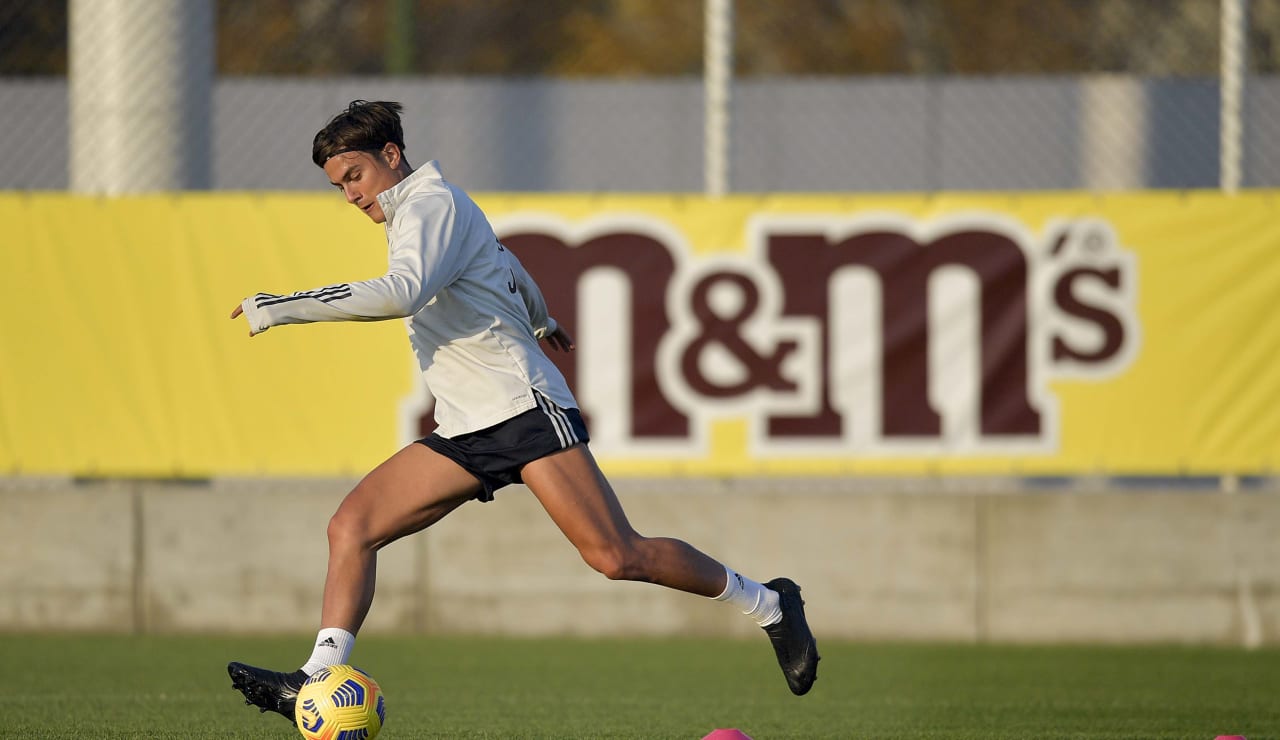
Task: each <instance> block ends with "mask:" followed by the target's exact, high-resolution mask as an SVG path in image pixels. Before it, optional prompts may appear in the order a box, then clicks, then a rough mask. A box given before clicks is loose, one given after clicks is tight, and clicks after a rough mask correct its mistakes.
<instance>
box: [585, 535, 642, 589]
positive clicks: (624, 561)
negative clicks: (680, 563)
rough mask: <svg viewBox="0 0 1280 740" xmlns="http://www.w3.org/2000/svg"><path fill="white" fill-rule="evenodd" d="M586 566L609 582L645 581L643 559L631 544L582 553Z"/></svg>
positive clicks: (637, 549)
mask: <svg viewBox="0 0 1280 740" xmlns="http://www.w3.org/2000/svg"><path fill="white" fill-rule="evenodd" d="M582 558H583V560H586V561H587V565H590V566H591V567H592V568H594V569H595V570H597V571H598V572H599V573H600V574H601V575H603V576H604V577H605V578H608V579H609V580H611V581H643V580H647V576H648V573H647V570H646V569H645V567H644V562H645V561H644V558H643V557H642V556H641V554H640V550H639V548H637V547H635V546H633V545H631V544H617V545H611V546H608V547H600V548H595V549H593V550H591V551H589V552H583V553H582Z"/></svg>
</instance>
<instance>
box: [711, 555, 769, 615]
mask: <svg viewBox="0 0 1280 740" xmlns="http://www.w3.org/2000/svg"><path fill="white" fill-rule="evenodd" d="M724 572H725V575H726V576H728V581H727V582H726V583H725V586H724V593H722V594H720V595H719V596H717V597H715V599H716V601H727V602H729V603H730V604H733V605H734V606H736V607H738V608H739V609H741V610H742V613H743V614H746V615H747V616H748V617H751V618H752V619H754V620H756V624H758V625H760V626H761V627H767V626H769V625H771V624H775V623H777V622H779V621H781V619H782V609H780V608H778V592H777V591H773V590H771V589H768V588H765V586H764V584H761V583H756V582H755V581H753V580H751V579H750V578H746V577H744V576H740V575H738V574H737V573H735V572H733V570H731V569H730V568H729V567H728V566H725V569H724Z"/></svg>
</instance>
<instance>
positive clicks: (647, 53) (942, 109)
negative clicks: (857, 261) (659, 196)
mask: <svg viewBox="0 0 1280 740" xmlns="http://www.w3.org/2000/svg"><path fill="white" fill-rule="evenodd" d="M723 5H724V6H727V7H728V9H729V12H730V14H731V15H730V19H731V28H732V35H731V38H732V44H731V65H732V66H731V69H732V77H731V83H730V86H729V88H728V93H729V95H728V104H727V113H728V126H727V129H726V132H727V139H726V144H725V145H726V147H727V150H726V151H727V188H728V189H729V190H731V191H747V192H758V191H779V190H794V191H814V190H834V191H850V190H853V191H867V190H894V191H901V190H924V191H932V190H942V189H964V190H968V189H1018V190H1021V189H1031V190H1034V189H1098V190H1112V189H1139V188H1214V187H1219V186H1220V185H1222V183H1223V180H1222V177H1223V169H1222V167H1223V157H1222V155H1223V152H1224V151H1226V152H1227V153H1228V155H1230V154H1231V152H1232V150H1231V149H1230V144H1227V145H1225V148H1224V141H1226V140H1230V139H1231V138H1232V137H1231V136H1228V137H1225V138H1224V136H1223V132H1224V131H1226V132H1227V133H1228V134H1230V133H1231V132H1232V131H1233V130H1234V129H1232V125H1233V123H1232V121H1233V120H1234V119H1232V118H1230V117H1229V116H1227V117H1224V115H1223V110H1224V103H1225V104H1230V103H1231V101H1233V100H1236V101H1237V103H1236V105H1237V106H1238V113H1239V116H1238V125H1239V136H1238V142H1239V145H1240V156H1239V162H1240V170H1239V175H1238V177H1239V183H1240V184H1241V185H1243V186H1245V187H1274V186H1277V185H1280V143H1278V142H1280V43H1277V42H1278V41H1280V0H1247V1H1246V0H896V1H895V0H788V2H778V1H777V0H736V2H727V3H723ZM202 7H203V8H204V10H203V11H200V10H199V8H202ZM192 8H196V9H197V10H194V11H193V10H192ZM1232 8H1236V9H1238V10H1240V11H1241V13H1242V17H1241V23H1240V27H1241V28H1242V30H1243V36H1242V44H1241V46H1240V57H1239V65H1238V67H1237V69H1238V70H1239V72H1240V73H1241V74H1240V77H1239V80H1240V84H1239V87H1238V93H1239V95H1238V98H1234V97H1232V95H1231V92H1232V90H1233V88H1232V87H1231V86H1230V77H1228V76H1224V68H1229V67H1230V61H1231V60H1230V59H1229V58H1228V59H1227V62H1228V64H1227V65H1225V66H1224V58H1226V57H1230V53H1229V52H1230V51H1231V47H1230V46H1229V45H1224V38H1226V37H1227V36H1228V30H1227V29H1229V28H1230V25H1229V23H1224V20H1229V15H1228V14H1229V13H1230V10H1231V9H1232ZM200 12H203V13H204V14H205V15H204V16H201V17H202V18H203V20H200V21H199V23H198V26H196V27H193V28H187V30H186V31H184V33H188V34H192V36H190V37H189V38H185V39H184V40H183V41H182V43H178V44H172V43H171V44H167V45H166V44H159V43H152V42H145V43H140V42H143V41H145V40H146V39H147V38H148V36H147V33H144V31H147V32H148V33H150V32H152V31H154V29H155V28H157V27H164V26H163V24H158V23H154V22H148V21H147V20H146V18H147V17H148V13H151V14H153V15H157V16H159V15H165V14H169V15H172V14H174V13H178V14H185V15H184V17H187V18H188V20H190V16H189V14H190V13H197V15H198V14H199V13H200ZM706 17H707V16H706V12H705V7H704V5H703V3H698V2H690V1H689V0H652V1H648V2H634V1H632V0H545V1H544V2H539V3H525V2H517V1H516V0H483V1H481V0H472V1H465V2H464V1H463V0H370V2H362V3H348V2H341V1H340V0H257V1H254V0H187V1H186V2H183V1H182V0H71V1H70V2H69V3H68V2H56V1H55V2H44V3H19V2H16V1H15V0H0V149H2V150H3V151H4V152H5V156H4V157H3V158H0V184H2V186H3V187H5V188H13V189H62V188H67V187H78V188H82V189H88V190H95V189H99V186H98V185H97V184H96V183H97V182H98V181H97V180H96V179H95V178H94V177H92V176H90V175H88V174H86V170H93V169H96V168H102V167H103V165H102V164H101V163H102V162H103V161H104V160H106V161H111V162H113V163H112V164H111V165H110V168H115V167H119V166H123V165H118V164H115V162H119V161H124V162H126V163H127V162H136V161H137V160H138V159H139V158H144V157H146V156H148V155H147V154H146V153H145V152H147V151H148V150H147V149H146V148H145V147H144V148H142V149H129V148H128V146H127V144H128V142H130V141H132V142H141V143H144V144H145V143H150V144H152V145H153V146H152V149H151V150H150V151H151V154H152V155H153V156H155V157H156V161H159V162H166V161H172V160H174V159H175V158H176V159H184V164H183V168H184V169H182V171H181V172H180V173H179V175H180V177H179V178H178V180H177V182H178V184H177V185H173V184H166V182H168V183H171V182H172V180H171V181H163V180H160V181H158V182H160V185H158V186H153V187H151V188H145V187H144V189H156V187H159V188H161V189H164V188H169V187H194V188H205V187H211V188H224V189H246V188H249V189H257V188H272V189H310V188H320V187H323V186H324V180H323V178H321V177H320V176H319V174H318V173H317V172H316V171H315V170H314V167H313V166H312V165H311V163H310V158H309V146H310V140H311V137H312V135H313V134H314V132H315V131H316V129H318V128H319V127H320V126H321V125H323V123H324V122H325V121H326V120H327V118H328V117H329V116H330V115H332V114H333V113H335V112H336V111H337V110H339V109H341V108H342V107H343V106H344V105H345V104H346V103H347V102H348V101H349V100H351V99H354V98H368V99H373V98H391V99H397V100H401V101H402V102H404V103H405V106H406V139H407V144H408V154H409V158H410V161H414V160H423V159H438V160H440V161H441V162H442V164H443V165H444V167H445V171H446V173H447V174H449V176H450V177H451V178H452V179H454V180H456V181H458V182H460V183H462V184H463V185H465V186H467V187H469V188H471V189H474V190H585V191H599V190H618V191H695V192H696V191H701V190H702V189H703V188H704V186H705V185H706V182H707V173H706V171H705V170H704V161H706V160H705V159H704V156H703V152H704V148H705V147H706V146H707V145H708V143H710V142H709V138H710V136H709V134H708V129H707V127H706V125H705V122H706V116H707V113H706V106H705V105H704V100H705V94H706V92H707V87H706V84H705V81H704V76H703V75H704V70H705V69H706V67H707V63H708V56H707V54H706V51H707V45H706V40H705V39H706V36H707V34H706V33H705V30H706V27H707V21H706ZM122 19H123V20H122ZM129 19H132V20H129ZM117 21H118V22H117ZM148 29H151V31H148ZM193 45H194V46H193ZM201 45H204V46H205V47H207V51H205V52H199V51H198V50H199V48H201ZM175 46H176V47H178V48H179V50H180V51H179V52H178V53H185V54H187V57H186V62H185V64H186V67H182V65H178V68H186V69H195V70H197V71H196V72H193V73H190V74H195V75H197V76H198V75H199V74H200V72H199V69H200V64H201V63H200V60H199V59H198V58H196V59H194V61H193V60H192V57H191V54H192V49H193V48H195V49H197V53H204V54H207V55H208V56H209V57H212V58H211V59H208V60H207V65H206V67H207V68H208V69H210V70H212V73H211V74H209V75H208V77H209V79H207V80H205V81H204V82H200V81H199V80H197V82H196V84H189V85H186V86H185V87H179V88H176V89H171V90H170V92H169V93H168V95H170V97H169V98H165V97H164V93H163V90H164V89H166V88H163V87H157V86H155V85H153V84H149V82H148V78H147V77H146V75H145V74H144V75H143V76H142V77H127V76H123V75H121V74H118V73H115V72H113V71H112V70H113V69H116V68H126V67H127V68H128V69H130V70H133V71H135V72H136V71H138V70H142V71H144V72H145V71H147V70H172V69H175V65H174V63H173V59H172V57H173V54H174V53H175V52H173V51H170V52H167V53H168V54H169V57H160V56H154V55H153V56H151V57H147V56H145V54H146V53H153V54H158V53H164V52H163V50H164V49H165V48H172V47H175ZM1224 52H1227V53H1224ZM122 59H127V60H128V61H127V62H122ZM77 60H79V61H78V62H77ZM170 79H172V77H171V78H170ZM77 80H79V83H80V84H79V85H78V86H77ZM1224 80H1227V81H1228V84H1227V86H1225V87H1224ZM158 90H159V91H160V92H157V91H158ZM86 101H89V102H88V103H87V102H86ZM94 101H96V102H94ZM148 102H150V103H155V104H156V105H157V106H158V107H157V110H156V111H155V112H153V113H148V114H142V113H140V112H139V111H140V110H141V108H143V107H145V104H146V103H148ZM201 106H203V107H201ZM1231 107H1232V106H1231V105H1227V106H1226V108H1227V109H1228V110H1229V111H1230V109H1231ZM122 111H123V112H124V114H128V113H129V112H130V111H132V117H129V116H128V115H126V116H125V118H124V120H123V121H117V120H116V119H117V118H118V117H119V116H120V115H122ZM148 115H149V116H151V117H153V118H158V119H160V120H161V121H162V122H168V123H170V124H172V123H173V122H174V121H179V122H183V121H185V123H180V125H179V126H178V128H177V130H178V132H179V134H181V137H185V138H180V139H179V140H180V142H183V143H184V145H182V146H178V147H176V148H175V147H174V146H172V145H168V146H167V148H165V147H160V148H159V149H157V148H156V146H155V145H156V142H158V141H160V140H161V139H162V137H161V136H160V135H159V134H158V133H154V132H148V131H146V130H145V129H144V128H143V127H142V123H139V120H138V119H139V116H142V117H144V118H145V117H146V116H148ZM109 124H110V125H109ZM113 125H114V126H116V128H118V129H122V131H123V133H122V132H121V131H116V132H115V133H113V134H111V135H110V136H108V135H107V134H106V132H107V131H108V130H110V129H111V127H112V126H113ZM161 128H163V127H161ZM171 128H172V126H171ZM131 131H132V132H135V133H134V134H133V135H132V136H131V135H130V132H131ZM107 149H110V150H112V151H114V152H116V159H115V160H109V158H105V157H103V156H101V155H102V152H103V151H104V150H107ZM95 155H96V156H95ZM201 158H203V159H201ZM185 160H190V161H185ZM108 169H109V168H108ZM105 189H107V190H109V189H110V188H105Z"/></svg>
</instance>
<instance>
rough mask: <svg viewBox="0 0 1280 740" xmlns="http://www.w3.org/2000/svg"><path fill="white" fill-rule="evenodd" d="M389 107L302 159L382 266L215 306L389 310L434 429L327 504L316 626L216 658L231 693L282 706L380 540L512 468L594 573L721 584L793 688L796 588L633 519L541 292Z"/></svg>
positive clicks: (261, 310)
mask: <svg viewBox="0 0 1280 740" xmlns="http://www.w3.org/2000/svg"><path fill="white" fill-rule="evenodd" d="M400 111H401V106H400V105H399V104H398V103H392V102H367V101H363V100H357V101H355V102H353V103H351V104H350V106H348V107H347V109H346V110H344V111H342V112H341V113H339V114H338V115H337V116H335V117H334V118H333V119H332V120H331V121H330V122H329V123H328V124H327V125H326V126H325V127H324V128H323V129H321V130H320V132H319V133H317V134H316V136H315V140H314V142H313V143H312V150H311V152H312V155H311V156H312V159H313V160H314V161H315V163H316V165H318V166H319V167H320V168H322V169H323V170H324V172H325V174H326V175H327V176H328V178H329V182H330V184H332V185H333V186H334V187H335V188H337V189H338V190H339V191H341V192H342V195H343V196H344V197H345V198H346V200H347V202H348V203H350V204H352V205H353V206H355V207H356V208H359V209H360V210H361V211H362V212H363V213H364V214H365V215H366V216H368V217H369V219H370V220H371V221H373V222H374V223H377V224H383V225H384V226H385V229H386V234H387V243H388V247H389V249H388V255H389V257H388V259H389V265H388V268H387V272H386V274H385V275H383V276H382V277H379V278H376V279H373V280H365V281H360V282H351V283H339V284H336V285H329V286H327V287H322V288H317V289H315V290H306V291H302V292H298V293H293V294H291V295H273V294H270V293H258V294H257V295H254V296H251V297H249V298H246V299H244V300H243V301H242V302H241V303H240V304H239V305H238V306H236V308H235V310H234V311H232V313H231V318H233V319H235V318H237V317H239V316H241V315H243V316H244V317H245V318H246V319H247V320H248V323H249V335H250V336H253V335H256V334H261V333H262V332H265V331H267V330H268V329H270V328H271V327H273V326H279V325H281V324H301V323H309V322H314V321H380V320H384V319H405V322H406V325H407V327H408V331H409V340H410V343H411V344H412V346H413V351H414V353H415V354H416V356H417V359H418V363H419V365H420V366H421V369H422V376H423V379H424V380H425V382H426V385H427V388H428V389H429V390H430V392H431V395H432V396H433V397H434V398H435V402H436V406H435V418H436V424H437V428H436V431H435V432H434V433H432V434H431V435H430V436H428V437H426V438H424V439H420V440H418V441H417V442H415V443H413V444H410V445H408V446H407V447H405V448H404V449H402V450H400V451H399V452H397V453H395V454H394V455H392V456H391V457H390V458H389V459H387V460H386V461H385V462H383V463H381V464H380V465H378V466H377V467H376V468H374V470H373V471H372V472H370V473H369V474H368V475H366V476H365V477H364V478H363V479H362V480H361V481H360V482H359V483H358V484H357V485H356V486H355V488H354V489H352V491H351V492H350V493H349V494H347V496H346V498H345V499H344V500H343V501H342V503H341V504H340V505H339V506H338V510H337V511H336V512H335V513H334V515H333V517H332V518H331V519H330V521H329V527H328V539H329V564H328V573H327V575H326V577H325V584H324V601H323V605H322V608H321V613H320V631H319V634H318V635H317V637H316V640H315V647H314V649H313V651H312V653H311V656H310V657H309V658H308V659H307V660H306V662H304V663H303V664H302V666H301V667H300V668H299V669H298V670H296V671H293V672H291V673H279V672H275V671H269V670H265V669H262V668H256V667H253V666H249V665H245V664H243V663H231V664H229V665H228V666H227V671H228V673H230V675H231V679H232V683H233V686H234V687H235V688H236V689H239V690H240V691H241V692H242V693H243V694H244V697H245V699H246V702H247V703H249V704H253V705H256V706H258V707H259V708H260V709H261V710H262V711H263V712H265V711H267V710H271V711H274V712H279V713H280V714H282V715H284V716H285V717H287V718H289V719H290V720H292V719H293V718H294V704H295V700H296V697H297V694H298V689H299V688H300V687H301V686H302V683H303V682H304V681H305V680H306V679H307V677H308V676H309V675H311V674H313V673H315V672H316V671H317V670H319V669H320V668H322V667H324V666H328V665H337V664H344V663H347V662H348V658H349V656H350V655H351V651H352V647H353V645H354V642H355V636H356V633H357V632H358V631H359V630H360V625H361V624H362V623H363V622H364V618H365V616H366V615H367V614H368V611H369V606H370V604H371V603H372V601H373V593H374V579H375V571H376V562H377V557H378V550H379V549H381V548H382V547H383V546H385V545H387V544H389V543H391V542H394V541H396V540H398V539H400V538H401V537H405V536H407V535H411V534H413V533H415V532H419V531H421V530H423V529H425V528H427V527H429V526H431V525H432V524H435V523H436V522H438V521H439V520H440V519H442V518H443V517H444V516H445V515H447V514H448V513H449V512H451V511H453V510H454V509H456V508H458V507H459V506H461V505H462V504H464V503H466V502H468V501H470V500H472V499H478V500H480V501H491V500H492V499H493V495H494V492H495V491H496V490H498V489H499V488H501V487H503V486H506V485H508V484H511V483H523V484H524V485H526V486H528V488H529V490H530V491H532V492H533V495H534V496H535V497H537V499H538V501H539V502H540V503H541V504H542V506H543V507H544V508H545V509H546V511H547V514H548V515H550V517H551V521H552V522H554V523H555V525H556V526H557V527H559V528H560V530H561V531H562V532H563V533H564V535H565V536H566V537H567V538H568V539H569V541H570V542H572V543H573V545H574V546H575V547H576V548H577V549H578V552H579V554H581V556H582V558H583V560H585V561H586V562H587V564H588V565H590V566H591V567H592V568H594V569H596V570H597V571H599V572H600V573H602V574H604V575H605V577H607V578H610V579H625V580H632V581H648V582H650V583H656V584H659V585H662V586H666V587H668V588H673V589H678V590H680V591H686V592H688V593H692V594H699V595H702V596H706V597H709V598H712V599H715V600H717V601H726V602H728V603H730V604H733V605H734V606H736V607H738V608H740V609H741V610H742V611H743V613H744V614H746V615H747V616H749V617H750V618H752V619H754V620H755V621H756V623H757V624H759V625H760V626H761V627H763V628H764V631H765V632H766V633H767V634H768V636H769V639H770V640H771V641H772V644H773V647H774V650H775V652H776V653H777V658H778V663H779V665H780V666H781V668H782V672H783V674H784V675H785V676H786V680H787V684H788V686H789V687H790V689H791V691H792V692H794V693H795V694H797V695H800V694H804V693H805V692H807V691H808V690H809V688H810V687H811V686H812V685H813V682H814V680H815V679H816V678H817V668H818V649H817V643H816V642H815V641H814V638H813V633H812V632H811V631H810V629H809V626H808V623H807V621H806V619H805V614H804V601H803V600H802V599H801V598H800V588H799V586H797V585H796V584H795V583H794V582H792V581H791V580H789V579H786V578H777V579H774V580H772V581H769V582H768V583H765V584H761V583H757V582H756V581H753V580H751V579H749V578H746V577H744V576H742V575H739V574H738V573H735V572H734V571H732V570H730V569H729V568H727V567H726V566H724V565H722V564H720V563H719V562H717V561H715V560H713V559H712V558H710V557H708V556H707V555H704V554H703V553H702V552H699V551H698V550H696V549H694V548H693V547H692V546H690V545H688V544H686V543H684V542H681V541H679V540H675V539H669V538H664V537H645V536H643V535H641V534H639V533H637V532H636V531H635V530H634V529H632V528H631V525H630V524H629V523H628V521H627V517H626V514H625V513H624V512H623V510H622V506H621V504H620V503H619V501H618V498H617V497H616V495H615V494H614V492H613V489H612V488H611V487H610V486H609V483H608V481H607V480H606V479H605V477H604V475H603V474H602V473H601V471H600V468H599V467H598V466H597V464H596V461H595V459H594V458H593V457H592V456H591V452H590V450H589V449H588V447H587V441H588V437H587V429H586V426H585V425H584V423H583V420H582V415H581V414H580V413H579V411H578V408H577V402H576V401H575V400H574V397H573V394H572V393H571V392H570V390H569V388H568V385H567V384H566V382H565V380H564V377H563V376H562V375H561V374H560V371H559V370H558V369H557V368H556V366H555V365H554V364H553V363H552V362H551V360H550V359H549V358H548V356H547V355H546V354H545V353H544V352H543V350H542V347H541V346H540V344H539V341H543V342H546V343H547V345H548V346H549V347H550V348H551V349H552V350H555V351H563V352H568V351H572V350H573V349H574V342H573V339H572V338H571V337H570V335H569V333H568V332H567V331H566V330H565V328H564V327H563V326H560V325H558V324H557V323H556V321H555V319H553V318H551V317H550V316H549V315H548V314H547V306H546V303H545V302H544V300H543V297H542V293H541V291H539V289H538V286H537V285H536V284H535V283H534V281H533V279H532V278H531V277H530V276H529V274H528V273H527V272H526V271H525V269H524V267H523V266H522V265H521V264H520V261H519V260H518V259H516V256H515V255H514V254H512V253H511V252H510V251H509V250H508V249H506V248H505V247H504V246H503V245H502V243H501V242H499V241H498V239H497V237H496V236H495V235H494V233H493V229H492V227H491V226H490V225H489V222H488V220H487V219H486V217H485V215H484V213H483V212H481V210H480V208H479V207H478V206H477V205H476V204H475V203H474V202H473V201H472V200H471V198H470V197H468V196H467V194H466V193H465V192H463V191H462V190H461V189H459V188H458V187H457V186H455V185H453V184H451V183H449V182H448V181H446V180H445V179H444V177H443V176H442V175H441V173H440V169H439V168H438V166H437V164H436V163H435V162H428V163H427V164H425V165H423V166H421V167H419V168H417V169H414V168H413V167H411V166H410V165H409V162H408V160H406V159H405V155H404V149H405V146H404V133H403V129H402V127H401V123H400Z"/></svg>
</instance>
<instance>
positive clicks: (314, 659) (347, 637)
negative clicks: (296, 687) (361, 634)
mask: <svg viewBox="0 0 1280 740" xmlns="http://www.w3.org/2000/svg"><path fill="white" fill-rule="evenodd" d="M355 646H356V636H355V635H353V634H351V633H350V632H348V631H346V630H344V629H338V628H337V627H326V628H324V629H322V630H320V634H318V635H316V647H315V649H314V650H312V651H311V659H310V660H308V661H307V662H306V663H305V664H303V666H302V672H303V673H305V674H307V675H308V676H310V675H312V674H313V673H315V672H316V671H318V670H320V669H321V668H325V667H327V666H331V665H345V664H346V662H347V661H348V660H349V659H350V658H351V649H352V648H354V647H355Z"/></svg>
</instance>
